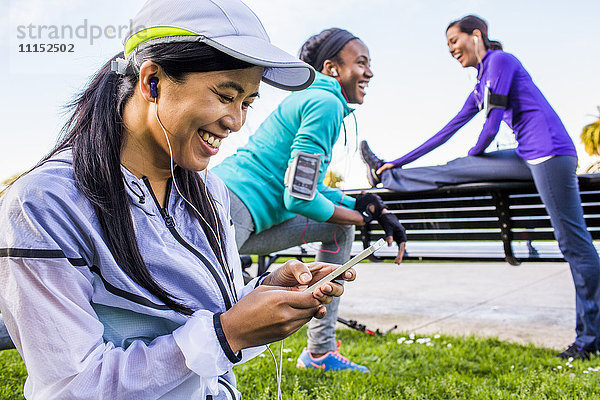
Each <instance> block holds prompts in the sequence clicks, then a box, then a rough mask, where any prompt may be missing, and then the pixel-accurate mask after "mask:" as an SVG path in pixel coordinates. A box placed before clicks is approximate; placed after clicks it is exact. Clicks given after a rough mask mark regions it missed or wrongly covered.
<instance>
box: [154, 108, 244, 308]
mask: <svg viewBox="0 0 600 400" xmlns="http://www.w3.org/2000/svg"><path fill="white" fill-rule="evenodd" d="M154 111H155V115H156V120H157V121H158V124H159V125H160V127H161V128H162V130H163V132H164V134H165V139H167V146H168V147H169V156H170V158H171V178H172V179H173V185H174V186H175V190H176V191H177V193H179V196H180V197H181V198H182V199H183V201H185V202H186V203H187V204H188V205H189V206H190V207H192V209H193V210H194V211H195V212H196V214H197V215H198V216H200V218H201V219H202V221H204V224H205V225H206V226H208V229H210V231H211V233H212V234H213V236H214V238H215V240H217V247H218V248H219V253H220V255H221V260H222V261H223V263H224V264H225V265H223V270H224V272H225V277H226V278H227V283H228V284H229V290H230V291H231V294H232V295H233V298H234V300H235V302H237V301H238V298H237V293H236V291H235V287H234V286H233V277H232V276H231V275H232V273H231V271H230V269H229V266H228V265H226V264H227V261H226V258H225V254H224V253H223V248H222V247H221V234H220V232H219V226H218V222H217V217H216V213H215V207H214V205H213V204H212V200H211V199H210V197H209V196H208V190H207V188H206V185H207V177H208V168H207V169H206V173H205V175H204V194H205V196H206V198H207V200H208V203H209V204H210V207H211V210H212V212H213V217H214V218H215V223H216V224H217V226H216V229H217V233H215V231H214V230H213V228H212V227H211V226H210V224H209V223H208V221H207V220H206V219H205V218H204V216H203V215H202V214H200V212H199V211H198V209H197V208H196V207H194V205H193V204H192V203H191V202H190V201H189V200H188V199H186V198H185V196H184V195H183V194H182V193H181V191H180V190H179V187H178V186H177V180H176V179H175V168H174V162H173V150H172V148H171V141H170V140H169V135H167V130H166V129H165V127H164V125H163V124H162V122H161V120H160V118H159V116H158V103H157V99H156V97H155V98H154Z"/></svg>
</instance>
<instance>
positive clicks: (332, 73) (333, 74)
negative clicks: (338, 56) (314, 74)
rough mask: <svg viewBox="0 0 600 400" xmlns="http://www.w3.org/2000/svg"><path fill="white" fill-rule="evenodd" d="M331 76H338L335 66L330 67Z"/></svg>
mask: <svg viewBox="0 0 600 400" xmlns="http://www.w3.org/2000/svg"><path fill="white" fill-rule="evenodd" d="M331 76H334V77H335V76H338V73H337V71H336V69H335V68H331Z"/></svg>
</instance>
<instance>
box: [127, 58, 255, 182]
mask: <svg viewBox="0 0 600 400" xmlns="http://www.w3.org/2000/svg"><path fill="white" fill-rule="evenodd" d="M262 74H263V68H262V67H252V68H245V69H237V70H230V71H214V72H197V73H190V74H188V75H187V76H186V79H185V81H184V82H182V83H178V82H174V81H172V80H170V79H169V78H167V77H166V76H164V74H163V75H162V76H161V77H160V78H159V86H158V92H159V96H158V101H157V108H158V116H159V118H160V121H161V123H162V125H163V126H164V128H165V130H166V132H167V134H168V137H169V142H170V145H171V150H172V153H173V161H174V163H175V164H177V165H179V166H180V167H182V168H184V169H187V170H191V171H201V170H204V169H205V168H206V167H207V166H208V162H209V160H210V158H211V157H212V156H214V155H216V154H217V153H218V151H219V146H220V145H221V142H222V141H223V140H224V139H226V138H227V136H229V134H230V133H231V132H236V131H239V130H240V129H241V127H242V125H243V124H244V122H245V120H246V113H247V111H248V108H249V107H250V104H251V103H252V102H253V101H254V100H255V99H256V98H257V97H258V88H259V85H260V80H261V77H262ZM157 76H159V75H157ZM144 98H145V100H146V101H145V102H143V103H145V104H144V108H145V110H146V112H145V114H144V117H143V120H144V121H142V124H141V125H142V126H145V128H143V129H141V130H138V131H137V132H135V131H134V130H131V133H130V136H131V137H130V138H128V140H127V142H126V143H127V146H129V145H131V146H132V147H134V148H135V150H134V152H132V151H124V152H122V158H123V157H126V159H123V160H122V161H123V164H124V165H128V164H129V165H131V164H132V163H133V164H134V165H135V164H137V168H136V169H137V170H141V171H142V172H143V173H145V174H147V173H148V172H146V171H147V170H148V169H150V168H152V169H156V170H167V169H170V161H171V160H170V151H169V146H168V143H167V140H166V139H165V132H164V131H163V129H162V128H161V126H160V124H159V123H158V121H157V119H156V114H155V113H156V110H155V108H154V107H155V106H154V104H152V103H151V102H150V103H149V102H148V100H149V99H148V96H147V95H144ZM150 99H151V98H150ZM140 131H141V132H142V133H141V134H140V133H139V132H140ZM136 152H137V155H136ZM140 164H142V165H141V166H140Z"/></svg>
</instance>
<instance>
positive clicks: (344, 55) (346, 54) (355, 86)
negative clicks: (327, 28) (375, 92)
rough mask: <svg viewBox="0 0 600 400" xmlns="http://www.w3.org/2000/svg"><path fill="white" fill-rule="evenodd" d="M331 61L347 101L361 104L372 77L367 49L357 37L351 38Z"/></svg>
mask: <svg viewBox="0 0 600 400" xmlns="http://www.w3.org/2000/svg"><path fill="white" fill-rule="evenodd" d="M336 60H339V61H338V62H335V61H334V62H332V64H333V66H334V68H335V70H336V71H337V73H338V75H339V79H340V81H341V84H342V88H343V89H344V93H346V96H347V97H348V103H352V104H362V103H363V101H364V97H365V95H366V94H367V92H366V88H367V87H368V86H369V81H370V80H371V78H372V77H373V72H371V68H370V62H371V57H370V56H369V49H368V48H367V46H365V44H364V43H363V42H362V41H360V40H359V39H353V40H351V41H349V42H348V43H346V45H345V46H344V47H343V48H342V50H340V52H339V53H338V54H337V57H336Z"/></svg>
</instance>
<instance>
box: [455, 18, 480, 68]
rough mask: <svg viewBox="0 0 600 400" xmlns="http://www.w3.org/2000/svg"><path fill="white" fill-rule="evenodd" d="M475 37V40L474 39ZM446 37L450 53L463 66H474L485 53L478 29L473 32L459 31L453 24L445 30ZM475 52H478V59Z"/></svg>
mask: <svg viewBox="0 0 600 400" xmlns="http://www.w3.org/2000/svg"><path fill="white" fill-rule="evenodd" d="M476 37H477V40H475V39H474V38H476ZM446 39H447V40H448V50H449V51H450V54H451V55H452V57H454V58H455V59H456V60H457V61H458V62H459V63H460V65H462V66H463V68H467V67H475V66H476V65H477V64H478V63H479V59H481V58H483V56H484V55H485V47H484V45H483V40H482V39H481V34H480V33H479V31H478V30H475V31H473V34H468V33H465V32H461V30H460V28H459V27H458V25H453V26H451V27H450V28H448V30H447V31H446ZM477 52H479V59H478V58H477V55H478V53H477ZM482 53H483V55H482Z"/></svg>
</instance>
